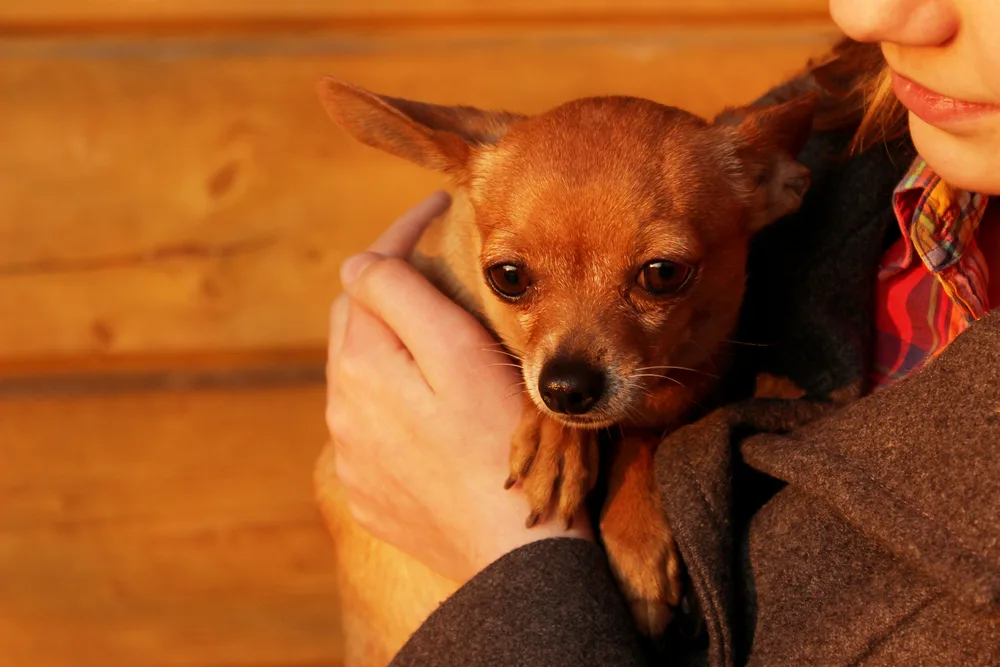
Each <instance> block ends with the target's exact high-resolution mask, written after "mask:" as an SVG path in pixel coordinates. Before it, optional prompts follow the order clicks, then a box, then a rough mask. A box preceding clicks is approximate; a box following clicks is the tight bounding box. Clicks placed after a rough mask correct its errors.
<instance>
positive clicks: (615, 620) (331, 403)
mask: <svg viewBox="0 0 1000 667" xmlns="http://www.w3.org/2000/svg"><path fill="white" fill-rule="evenodd" d="M447 203H448V200H447V197H444V196H441V195H438V196H435V197H432V198H431V199H429V200H427V201H425V202H424V203H423V204H421V205H420V206H418V207H417V208H415V209H413V210H412V211H410V212H409V213H407V214H406V215H404V216H403V217H402V218H401V219H400V220H399V221H397V223H396V224H394V225H393V226H392V227H391V228H390V229H389V230H388V231H387V232H386V233H385V235H383V237H382V238H380V239H379V240H378V241H376V242H375V244H373V246H372V247H371V248H369V251H368V252H366V253H363V254H361V255H357V256H355V257H353V258H351V259H349V260H348V261H347V262H345V264H344V267H343V269H342V273H341V276H342V280H343V282H344V285H345V290H346V292H347V294H346V295H344V296H341V297H339V298H338V300H337V302H336V303H335V305H334V308H333V313H332V318H331V332H330V350H329V363H328V369H327V378H328V388H329V393H328V402H327V422H328V425H329V428H330V432H331V435H332V440H333V445H332V447H333V448H334V452H333V453H334V456H332V457H331V456H329V455H327V456H325V457H324V459H323V461H325V464H324V465H325V466H326V467H321V468H320V470H319V471H318V474H317V480H318V483H319V484H320V486H322V485H323V484H324V480H329V481H332V477H333V476H334V475H335V476H336V478H338V479H339V481H340V483H341V484H342V485H343V487H344V488H345V490H346V492H347V496H348V501H349V507H350V510H351V514H352V516H353V517H354V519H355V520H356V521H357V522H358V523H359V524H360V525H361V526H362V527H364V528H365V529H367V530H368V531H369V532H371V533H372V534H373V535H375V536H376V537H378V538H380V539H382V540H384V541H386V542H389V543H390V544H393V545H395V546H396V547H398V548H400V549H401V550H403V551H405V552H406V553H408V554H409V555H411V556H413V557H415V558H417V559H418V560H420V561H422V562H423V563H425V564H426V565H428V566H429V567H431V568H432V569H434V570H435V571H437V572H439V573H441V574H443V575H445V576H447V577H449V578H451V579H453V580H455V581H457V582H459V583H464V582H467V583H465V585H464V586H463V587H462V588H461V589H460V590H459V592H458V593H457V594H456V595H455V596H453V598H452V599H450V600H449V601H447V602H446V603H445V604H444V605H443V606H442V607H441V608H440V609H439V610H438V611H437V612H436V613H435V614H433V615H432V616H431V618H430V619H429V620H428V621H427V623H426V624H425V625H424V626H423V627H422V628H421V629H420V631H418V632H417V633H416V635H415V636H414V637H413V638H412V639H411V641H410V642H409V643H408V644H407V646H406V647H405V648H404V649H403V651H402V652H401V653H400V655H399V656H398V658H397V660H396V663H397V664H433V663H437V664H462V665H477V664H482V665H486V664H491V665H493V664H522V663H527V662H528V661H534V662H538V663H539V664H546V665H559V664H566V665H570V664H572V665H588V664H593V665H605V664H641V659H642V658H641V653H640V650H639V647H638V637H637V635H636V633H635V631H634V629H633V626H632V623H631V618H630V616H629V614H628V612H627V610H626V609H625V607H624V603H623V601H622V600H621V598H620V596H619V594H618V592H617V589H616V588H615V586H614V583H613V581H612V579H611V576H610V573H609V572H608V570H607V564H606V561H605V559H604V556H603V553H602V552H601V550H600V549H599V548H598V547H597V546H596V545H595V544H594V543H593V539H592V535H591V534H590V529H589V525H590V523H589V520H588V519H587V517H586V516H581V517H579V519H578V520H577V521H575V522H574V524H573V525H574V527H573V528H572V529H569V530H567V529H564V528H563V527H562V526H561V525H560V524H559V523H558V522H552V521H548V522H544V523H542V524H539V525H537V526H535V527H534V528H531V529H528V528H525V526H524V520H525V517H526V516H527V512H528V507H527V503H526V500H525V499H524V497H523V495H522V493H521V491H520V490H519V489H518V488H514V489H511V490H510V491H505V490H504V489H503V482H504V480H505V479H506V477H507V472H508V469H507V466H508V448H509V443H510V439H511V436H512V435H513V432H514V429H515V427H516V425H517V422H518V419H519V418H520V413H521V403H520V401H519V400H516V399H515V400H511V399H510V398H509V396H510V393H511V387H513V386H516V384H517V383H518V382H519V381H520V377H519V374H518V373H517V371H516V369H512V368H511V367H510V366H509V365H508V364H507V363H506V360H505V357H504V356H503V355H502V354H501V353H499V352H498V351H497V349H496V347H495V341H494V340H493V339H492V338H491V337H490V336H489V334H488V333H487V332H486V331H485V330H484V329H483V328H482V326H481V325H480V324H479V323H478V322H477V321H476V320H475V319H474V318H473V317H472V316H471V315H469V314H468V313H466V312H465V311H464V310H462V309H461V308H459V307H458V306H456V305H455V304H454V303H452V302H451V301H450V300H448V299H447V298H446V297H445V296H444V295H443V294H441V293H440V292H438V291H437V290H436V289H435V288H434V287H433V286H432V285H431V284H430V283H429V282H428V281H427V280H426V279H424V278H423V276H421V275H420V274H419V273H418V272H417V271H416V270H415V269H413V267H411V266H410V265H409V264H408V263H407V262H406V261H405V260H404V259H402V258H404V257H406V256H408V255H409V253H410V251H411V250H412V248H413V246H414V245H415V243H416V241H417V239H418V238H419V236H420V234H421V233H422V231H423V229H424V228H425V227H426V225H427V224H428V223H429V221H430V220H431V219H432V218H433V217H435V216H436V215H438V214H440V213H441V212H442V211H443V210H444V209H445V208H446V207H447ZM331 461H333V463H332V468H333V470H330V467H331V463H330V462H331ZM319 495H320V497H321V498H323V497H326V495H327V494H324V493H322V490H321V493H320V494H319ZM551 538H562V539H551Z"/></svg>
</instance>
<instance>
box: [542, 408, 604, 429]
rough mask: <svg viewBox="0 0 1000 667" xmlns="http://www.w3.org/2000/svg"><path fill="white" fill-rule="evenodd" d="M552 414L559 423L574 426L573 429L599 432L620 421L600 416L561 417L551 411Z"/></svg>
mask: <svg viewBox="0 0 1000 667" xmlns="http://www.w3.org/2000/svg"><path fill="white" fill-rule="evenodd" d="M550 414H551V415H552V417H553V418H554V419H556V420H557V421H560V422H562V423H563V424H566V426H572V427H573V428H582V429H590V430H595V431H596V430H598V429H602V428H608V427H609V426H614V425H615V424H617V423H618V422H619V421H621V420H620V419H610V418H607V417H601V416H598V415H592V416H591V415H560V414H556V413H553V412H551V411H550Z"/></svg>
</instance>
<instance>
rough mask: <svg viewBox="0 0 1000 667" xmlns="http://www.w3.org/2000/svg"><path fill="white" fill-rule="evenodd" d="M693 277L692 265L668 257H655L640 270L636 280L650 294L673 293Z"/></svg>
mask: <svg viewBox="0 0 1000 667" xmlns="http://www.w3.org/2000/svg"><path fill="white" fill-rule="evenodd" d="M690 277H691V267H690V266H685V265H684V264H680V263H678V262H671V261H670V260H667V259H654V260H653V261H652V262H649V263H648V264H646V265H645V266H643V267H642V269H641V270H640V271H639V275H638V277H637V278H636V282H637V283H639V287H641V288H642V289H644V290H646V291H647V292H649V293H650V294H658V295H659V294H671V293H673V292H676V291H678V290H680V289H681V288H682V287H684V285H686V284H687V281H688V278H690Z"/></svg>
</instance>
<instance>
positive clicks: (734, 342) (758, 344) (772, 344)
mask: <svg viewBox="0 0 1000 667" xmlns="http://www.w3.org/2000/svg"><path fill="white" fill-rule="evenodd" d="M721 342H723V343H729V344H730V345H746V346H747V347H774V343H747V342H745V341H742V340H723V341H721Z"/></svg>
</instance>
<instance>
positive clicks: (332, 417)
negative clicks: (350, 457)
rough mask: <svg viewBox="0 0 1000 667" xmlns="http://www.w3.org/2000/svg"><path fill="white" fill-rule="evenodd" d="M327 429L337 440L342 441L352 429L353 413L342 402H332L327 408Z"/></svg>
mask: <svg viewBox="0 0 1000 667" xmlns="http://www.w3.org/2000/svg"><path fill="white" fill-rule="evenodd" d="M325 416H326V427H327V429H328V430H329V431H330V435H332V436H333V437H334V438H335V439H342V438H344V437H345V436H346V434H347V433H348V431H349V430H350V428H351V411H350V410H348V409H347V408H346V406H345V405H344V404H343V403H341V402H340V401H330V402H329V403H327V406H326V414H325Z"/></svg>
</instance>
